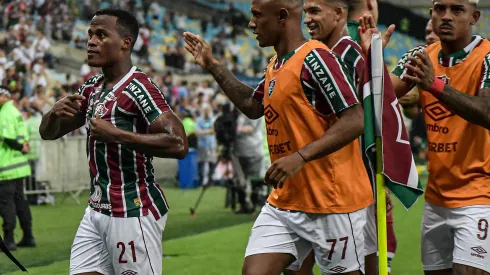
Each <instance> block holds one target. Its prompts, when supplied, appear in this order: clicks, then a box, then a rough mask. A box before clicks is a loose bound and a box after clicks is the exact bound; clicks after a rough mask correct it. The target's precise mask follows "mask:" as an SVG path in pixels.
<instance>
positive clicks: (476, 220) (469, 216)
mask: <svg viewBox="0 0 490 275" xmlns="http://www.w3.org/2000/svg"><path fill="white" fill-rule="evenodd" d="M489 221H490V206H488V205H485V206H484V205H482V206H470V207H462V208H454V209H451V208H445V207H440V206H436V205H433V204H431V203H428V202H426V203H425V208H424V219H423V222H422V262H423V265H424V270H427V271H431V270H442V269H448V268H451V267H452V265H453V263H457V264H462V265H466V266H471V267H476V268H478V269H481V270H484V271H486V272H490V254H489V253H490V232H489V231H490V225H489Z"/></svg>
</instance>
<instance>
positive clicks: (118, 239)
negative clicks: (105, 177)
mask: <svg viewBox="0 0 490 275" xmlns="http://www.w3.org/2000/svg"><path fill="white" fill-rule="evenodd" d="M166 220H167V215H165V216H163V217H162V218H161V219H160V220H158V221H156V220H155V218H154V217H153V215H151V214H150V215H148V216H145V217H135V218H114V217H110V216H107V215H104V214H101V213H99V212H96V211H94V210H92V209H91V208H90V207H89V208H87V209H86V210H85V215H84V216H83V219H82V221H81V223H80V226H79V227H78V231H77V234H76V235H75V240H74V241H73V245H72V247H71V256H70V274H71V275H75V274H80V273H86V272H98V273H102V274H104V275H113V274H117V275H120V274H125V275H126V274H145V275H146V274H148V275H156V274H158V275H160V274H162V233H163V229H164V228H165V223H166Z"/></svg>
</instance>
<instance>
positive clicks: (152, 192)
mask: <svg viewBox="0 0 490 275" xmlns="http://www.w3.org/2000/svg"><path fill="white" fill-rule="evenodd" d="M103 87H104V76H103V75H96V76H94V77H92V78H90V79H89V80H88V81H87V82H85V84H84V85H82V86H81V87H80V88H79V89H78V94H79V95H83V96H84V97H85V100H84V101H83V102H82V107H81V111H82V112H83V113H84V114H85V116H86V120H87V124H86V125H87V126H86V127H87V144H86V150H87V156H88V162H89V170H90V171H89V172H90V181H91V182H90V185H91V188H90V194H91V196H90V199H89V206H90V207H91V208H92V209H94V210H95V211H98V212H101V213H103V214H105V215H109V216H113V217H140V216H146V215H148V214H150V212H151V214H152V215H153V216H154V217H155V219H157V220H158V219H160V217H162V216H163V215H165V214H166V213H167V211H168V205H167V201H166V199H165V196H164V194H163V191H162V189H161V188H160V187H159V186H158V184H157V183H156V181H155V174H154V169H153V165H152V157H151V156H147V155H145V154H143V153H140V152H137V151H135V150H133V149H132V148H131V147H130V146H128V145H123V144H116V143H110V144H107V143H104V142H101V141H97V140H95V139H94V138H92V137H91V135H90V128H89V127H88V125H89V123H88V121H89V120H90V119H91V118H93V117H95V116H96V115H99V117H100V118H101V119H104V120H106V121H108V122H111V123H112V124H113V125H114V126H115V127H117V128H119V129H122V130H125V131H129V132H134V133H140V134H147V133H149V129H150V125H151V123H152V122H153V121H155V120H156V119H157V118H158V117H159V116H160V115H161V114H163V113H165V112H168V111H171V109H170V107H169V105H168V104H167V102H166V100H165V98H164V96H163V94H162V92H161V91H160V90H159V89H158V87H157V86H156V85H155V84H154V83H153V82H152V81H151V79H150V78H149V77H148V76H147V75H146V74H145V73H143V72H142V71H141V70H139V69H138V68H136V67H133V68H132V69H131V70H130V71H129V72H128V73H127V74H126V76H124V77H123V79H121V81H119V83H117V84H116V85H115V86H114V87H113V88H112V89H111V90H107V89H104V88H103Z"/></svg>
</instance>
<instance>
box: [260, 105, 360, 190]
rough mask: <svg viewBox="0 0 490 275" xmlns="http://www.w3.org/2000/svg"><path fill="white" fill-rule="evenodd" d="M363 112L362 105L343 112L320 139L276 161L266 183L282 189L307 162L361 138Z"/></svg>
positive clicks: (268, 171)
mask: <svg viewBox="0 0 490 275" xmlns="http://www.w3.org/2000/svg"><path fill="white" fill-rule="evenodd" d="M363 112H364V111H363V109H362V106H361V105H360V104H357V105H354V106H352V107H350V108H348V109H346V110H344V111H343V112H341V113H340V114H339V120H338V121H336V122H335V124H334V125H333V126H332V127H331V128H329V129H328V130H327V131H326V132H325V134H324V135H323V136H322V137H321V138H320V139H318V140H316V141H314V142H312V143H310V144H308V145H306V146H305V147H303V148H301V149H300V150H298V151H297V152H295V153H294V154H292V155H289V156H287V157H283V158H281V159H278V160H277V161H275V162H274V163H273V164H272V165H271V167H270V168H269V170H267V173H266V174H265V178H264V181H265V182H266V183H267V184H271V185H273V186H279V188H281V187H282V185H283V184H284V182H285V181H286V180H287V179H288V178H290V177H292V176H294V175H295V174H296V173H297V172H298V171H299V170H300V169H301V168H302V167H303V165H304V164H305V163H306V162H309V161H312V160H316V159H319V158H322V157H324V156H327V155H329V154H331V153H334V152H336V151H338V150H340V149H341V148H342V147H344V146H346V145H348V144H349V143H351V142H353V141H354V140H355V139H357V138H359V136H360V135H362V133H363V132H364V113H363Z"/></svg>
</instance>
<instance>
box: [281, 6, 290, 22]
mask: <svg viewBox="0 0 490 275" xmlns="http://www.w3.org/2000/svg"><path fill="white" fill-rule="evenodd" d="M288 16H289V11H288V10H287V9H284V8H282V9H280V10H279V22H280V23H285V22H286V19H287V18H288Z"/></svg>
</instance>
